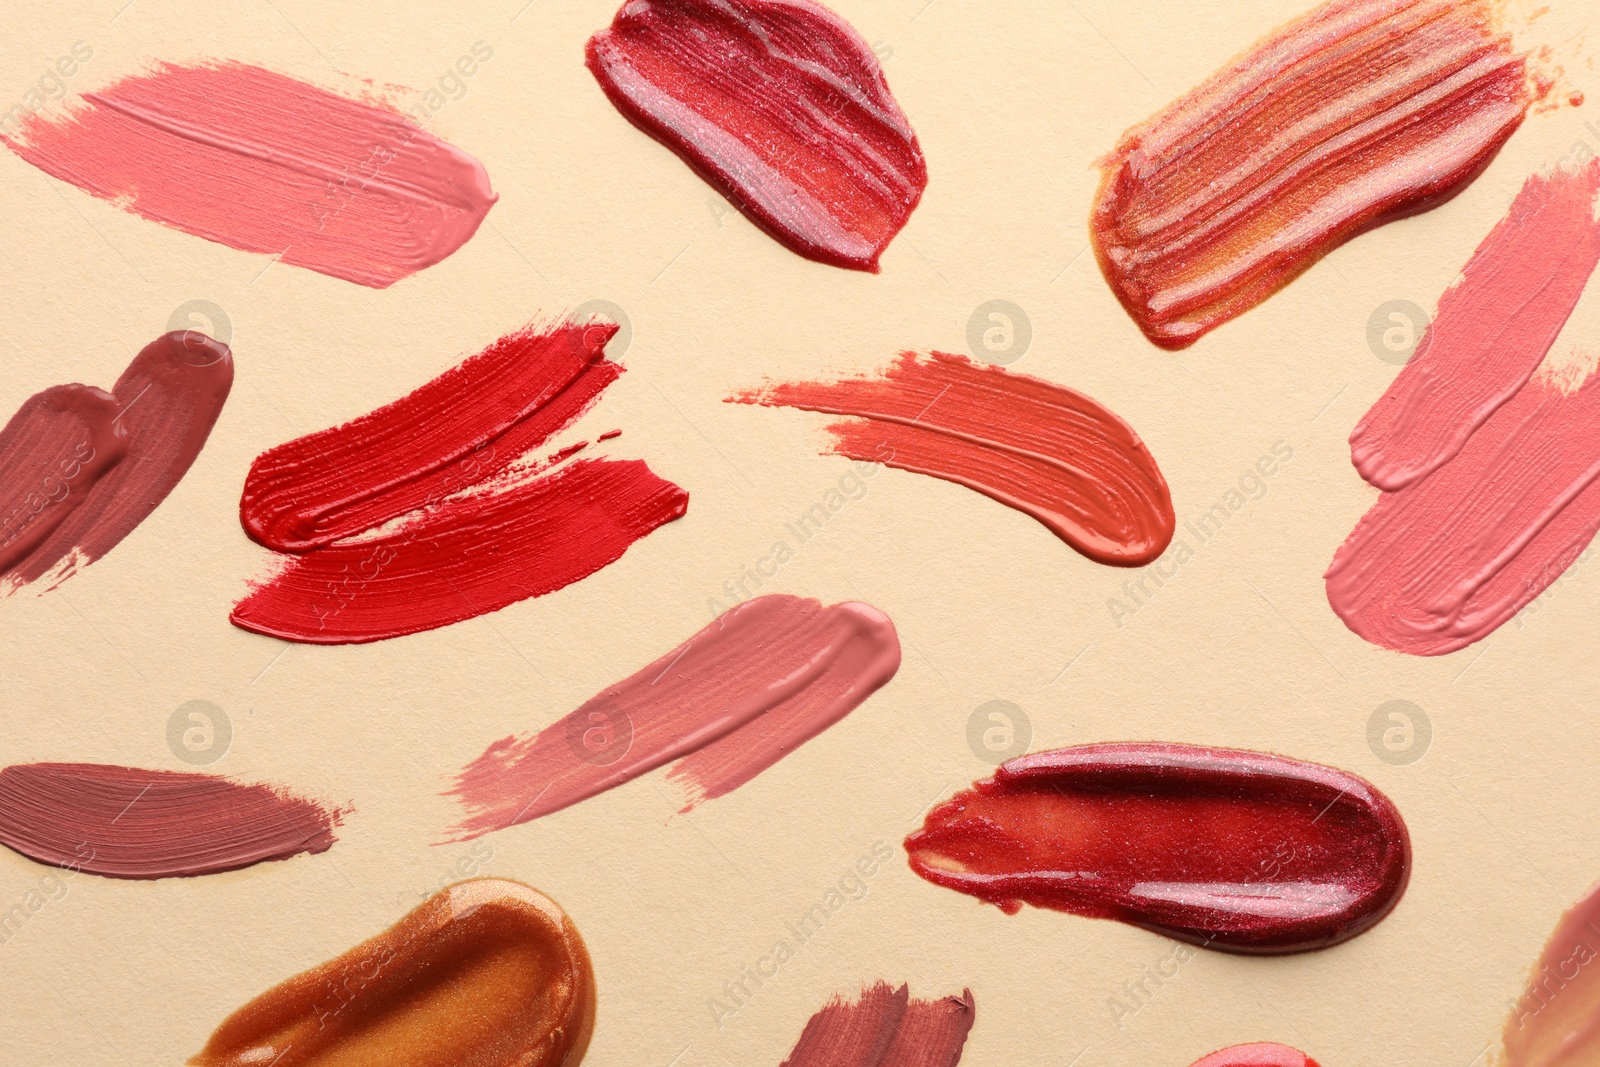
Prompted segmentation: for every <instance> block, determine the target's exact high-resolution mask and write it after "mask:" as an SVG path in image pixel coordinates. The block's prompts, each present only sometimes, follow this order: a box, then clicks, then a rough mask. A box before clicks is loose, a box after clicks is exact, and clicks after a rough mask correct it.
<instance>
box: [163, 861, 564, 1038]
mask: <svg viewBox="0 0 1600 1067" xmlns="http://www.w3.org/2000/svg"><path fill="white" fill-rule="evenodd" d="M594 1017H595V984H594V967H593V965H592V964H591V963H590V961H589V952H588V949H587V947H586V946H585V945H584V943H583V938H582V937H581V936H579V934H578V928H577V927H576V926H574V925H573V922H572V920H571V919H570V918H568V917H567V915H566V913H565V912H563V911H562V910H561V908H560V906H559V905H557V904H556V902H555V901H553V900H551V899H550V898H549V897H547V896H545V895H544V894H543V893H541V892H539V891H538V890H536V889H531V888H529V887H528V886H525V885H522V884H521V883H519V882H511V881H506V880H504V879H500V878H479V879H474V880H472V881H468V882H457V883H456V884H455V885H452V886H449V887H448V888H446V889H444V890H443V891H442V892H439V893H436V894H434V895H433V896H432V897H429V898H428V900H427V901H425V902H424V903H423V904H422V906H421V907H419V908H417V909H416V910H415V911H413V912H411V913H410V914H409V915H407V916H406V917H405V918H403V919H401V920H400V921H399V922H397V923H395V924H394V925H393V926H391V927H390V928H389V929H387V930H385V931H383V933H381V934H379V935H377V936H376V937H373V938H371V939H369V940H367V941H363V942H362V943H361V944H359V945H357V946H356V947H354V948H352V949H350V950H349V951H347V952H345V953H343V954H342V955H340V956H337V957H335V958H334V959H331V960H329V961H327V962H326V963H323V964H320V965H318V966H316V967H313V968H311V969H310V970H308V971H303V972H301V973H300V974H297V975H295V976H294V977H292V978H289V979H287V980H285V981H283V982H281V983H279V984H278V985H276V986H273V987H272V988H271V989H269V990H267V991H266V992H264V993H262V994H261V995H260V996H258V997H256V998H255V999H254V1000H252V1001H250V1002H249V1003H248V1004H246V1005H244V1006H243V1007H241V1008H239V1009H238V1010H237V1011H235V1012H234V1013H233V1014H232V1015H229V1016H228V1017H227V1018H226V1019H224V1020H223V1021H222V1024H221V1025H220V1026H218V1027H217V1029H216V1031H215V1032H214V1033H213V1034H212V1035H211V1038H210V1040H208V1041H207V1042H206V1045H205V1048H203V1049H201V1050H200V1052H199V1053H197V1054H196V1055H195V1056H193V1057H191V1058H190V1060H189V1063H190V1064H191V1065H193V1067H262V1065H264V1064H270V1065H272V1067H330V1065H333V1064H348V1065H355V1064H367V1065H373V1067H376V1065H378V1064H383V1065H386V1067H387V1065H393V1067H402V1065H403V1067H577V1064H578V1063H579V1061H581V1060H582V1059H583V1054H584V1052H585V1050H587V1048H588V1046H589V1038H590V1035H591V1034H592V1033H593V1031H594Z"/></svg>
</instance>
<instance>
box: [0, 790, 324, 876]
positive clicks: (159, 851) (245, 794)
mask: <svg viewBox="0 0 1600 1067" xmlns="http://www.w3.org/2000/svg"><path fill="white" fill-rule="evenodd" d="M348 811H349V809H348V808H344V809H328V808H324V807H322V806H320V805H318V804H316V803H314V802H312V801H310V800H306V799H303V798H301V797H297V796H294V795H293V794H290V793H288V792H285V791H283V790H280V789H276V788H274V787H272V786H266V785H241V784H239V783H237V782H232V781H229V780H228V779H226V778H219V777H217V776H215V775H210V774H195V773H178V772H173V771H151V770H140V769H138V768H134V767H116V766H111V765H108V764H101V763H26V764H18V765H15V766H11V767H6V768H4V769H3V770H0V844H3V845H5V846H6V847H7V848H10V849H12V850H14V851H16V852H20V853H21V854H22V855H24V856H27V857H28V858H29V859H32V860H37V861H38V862H40V863H48V864H51V865H52V866H56V867H65V868H68V869H70V870H78V871H88V872H89V873H90V874H100V875H105V876H107V877H110V878H137V879H147V878H171V877H178V876H190V875H199V874H214V873H216V872H218V871H231V870H237V869H238V868H240V867H249V866H251V865H253V864H257V863H262V862H264V861H267V860H282V859H288V858H289V857H290V856H296V855H299V854H300V853H302V852H304V853H311V854H314V853H318V852H326V851H327V850H328V849H329V848H330V847H332V845H333V841H334V837H333V829H334V827H335V826H337V825H339V822H340V821H341V819H342V818H343V817H344V815H345V814H347V813H348Z"/></svg>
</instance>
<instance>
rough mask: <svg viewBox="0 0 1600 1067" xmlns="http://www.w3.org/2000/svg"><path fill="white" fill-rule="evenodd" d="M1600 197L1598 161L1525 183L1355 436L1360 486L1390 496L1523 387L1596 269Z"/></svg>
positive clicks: (1457, 446) (1453, 450)
mask: <svg viewBox="0 0 1600 1067" xmlns="http://www.w3.org/2000/svg"><path fill="white" fill-rule="evenodd" d="M1597 193H1600V160H1593V161H1591V162H1590V163H1589V164H1588V165H1587V166H1584V167H1582V168H1579V169H1577V170H1574V171H1561V170H1557V171H1554V172H1552V173H1550V174H1548V175H1536V176H1534V177H1532V178H1530V179H1528V183H1527V185H1526V186H1524V187H1523V190H1522V192H1521V194H1520V195H1518V197H1517V198H1516V201H1515V202H1514V203H1513V204H1512V205H1511V212H1510V214H1509V215H1507V217H1506V218H1505V220H1504V221H1502V222H1501V223H1500V224H1499V225H1498V226H1496V227H1495V229H1494V231H1493V232H1492V233H1490V235H1489V236H1488V237H1487V238H1486V239H1485V240H1484V242H1483V244H1482V245H1480V246H1479V247H1478V250H1477V252H1476V253H1474V254H1473V257H1472V259H1471V260H1470V261H1469V262H1468V263H1467V266H1466V269H1465V270H1464V271H1463V273H1462V277H1461V280H1460V281H1458V282H1457V283H1456V284H1454V285H1452V286H1451V287H1450V289H1449V290H1448V291H1446V293H1445V294H1444V297H1443V298H1442V299H1441V300H1440V302H1439V310H1438V312H1437V314H1436V315H1435V317H1434V321H1433V323H1432V325H1431V326H1430V327H1429V329H1428V331H1427V332H1426V333H1425V334H1424V335H1423V337H1422V340H1421V341H1420V342H1419V343H1418V345H1417V348H1416V353H1415V355H1413V356H1412V357H1411V359H1410V361H1409V362H1407V363H1406V365H1405V367H1404V368H1403V369H1402V370H1401V371H1400V374H1399V376H1398V377H1396V378H1395V380H1394V383H1393V384H1392V385H1390V387H1389V389H1388V391H1387V392H1385V393H1384V395H1383V397H1382V399H1380V400H1379V401H1378V402H1377V403H1376V404H1374V405H1373V407H1372V410H1371V411H1369V412H1367V414H1366V417H1365V418H1363V419H1362V420H1361V422H1360V423H1358V424H1357V425H1356V428H1355V431H1354V432H1353V433H1352V434H1351V435H1350V454H1351V456H1352V457H1353V458H1354V460H1355V465H1356V470H1357V471H1359V472H1360V474H1361V476H1362V477H1363V478H1365V479H1366V480H1367V481H1369V482H1371V483H1372V484H1373V485H1375V486H1377V487H1378V488H1380V489H1388V490H1394V489H1402V488H1404V487H1406V486H1408V485H1410V484H1412V483H1413V482H1415V481H1417V480H1418V479H1419V478H1423V477H1426V476H1427V475H1428V474H1430V473H1432V472H1433V471H1435V470H1437V469H1438V468H1439V467H1441V466H1443V465H1444V464H1445V463H1447V462H1449V461H1450V460H1451V459H1452V458H1453V457H1455V456H1456V454H1457V453H1459V452H1460V451H1461V449H1462V447H1463V446H1464V445H1465V444H1466V442H1467V439H1468V438H1470V437H1471V436H1472V434H1473V433H1474V432H1475V431H1476V430H1477V429H1478V427H1480V426H1482V425H1483V424H1484V422H1485V421H1487V420H1488V418H1489V417H1490V416H1491V415H1492V414H1494V412H1495V410H1496V409H1497V408H1499V407H1500V405H1502V404H1504V403H1505V402H1506V401H1507V400H1510V399H1511V397H1512V396H1514V395H1515V394H1516V393H1517V391H1518V390H1520V389H1521V388H1522V387H1523V386H1524V385H1526V384H1527V382H1528V379H1529V378H1530V377H1531V376H1532V375H1533V372H1534V370H1535V369H1536V368H1537V367H1538V366H1539V363H1540V362H1541V361H1542V360H1543V359H1544V357H1545V355H1546V354H1547V353H1548V352H1549V351H1550V349H1551V346H1553V345H1554V344H1555V341H1556V338H1557V336H1558V335H1559V334H1560V333H1561V329H1562V327H1563V326H1565V325H1566V323H1567V319H1568V318H1569V317H1570V316H1571V314H1572V311H1573V308H1575V307H1576V306H1577V303H1578V298H1579V297H1580V296H1581V295H1582V294H1583V290H1584V287H1585V285H1586V284H1587V283H1588V281H1589V278H1590V276H1591V275H1592V274H1593V273H1594V270H1595V266H1596V265H1597V264H1600V221H1597V220H1596V217H1595V211H1596V203H1595V200H1596V194H1597Z"/></svg>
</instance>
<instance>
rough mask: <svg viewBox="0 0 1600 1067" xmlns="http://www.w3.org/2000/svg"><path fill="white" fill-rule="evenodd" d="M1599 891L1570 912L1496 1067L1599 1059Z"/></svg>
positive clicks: (1508, 1026)
mask: <svg viewBox="0 0 1600 1067" xmlns="http://www.w3.org/2000/svg"><path fill="white" fill-rule="evenodd" d="M1597 961H1600V886H1594V887H1592V888H1591V889H1590V890H1589V892H1588V893H1587V894H1586V895H1585V896H1584V898H1583V899H1582V900H1580V901H1578V902H1577V903H1576V904H1574V905H1573V906H1572V907H1571V908H1569V909H1568V910H1567V912H1566V914H1564V915H1563V916H1561V921H1560V922H1558V923H1557V924H1556V928H1555V929H1554V930H1552V931H1551V932H1550V938H1549V940H1548V941H1546V942H1545V946H1544V951H1543V952H1542V953H1540V955H1539V960H1538V962H1537V963H1535V964H1534V965H1533V972H1532V974H1531V975H1530V976H1529V980H1528V988H1527V990H1526V991H1525V992H1524V993H1523V994H1522V996H1521V997H1520V998H1519V999H1518V1000H1517V1002H1516V1005H1515V1006H1514V1007H1513V1008H1512V1011H1511V1015H1510V1017H1509V1018H1507V1019H1506V1022H1505V1027H1504V1029H1503V1030H1502V1031H1501V1042H1502V1049H1503V1051H1502V1055H1501V1056H1500V1059H1499V1065H1500V1067H1583V1065H1585V1064H1591V1063H1594V1062H1595V1061H1596V1059H1597V1058H1600V966H1597V965H1596V964H1597Z"/></svg>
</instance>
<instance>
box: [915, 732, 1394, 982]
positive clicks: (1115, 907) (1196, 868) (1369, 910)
mask: <svg viewBox="0 0 1600 1067" xmlns="http://www.w3.org/2000/svg"><path fill="white" fill-rule="evenodd" d="M905 847H906V854H907V856H908V857H909V859H910V862H911V869H912V870H914V871H916V872H917V873H918V874H919V875H921V876H922V877H923V878H926V879H927V880H928V881H930V882H933V883H934V884H936V885H942V886H945V887H947V888H950V889H955V890H958V891H959V892H962V893H968V894H970V895H972V896H975V897H978V898H979V899H980V900H984V901H987V902H989V903H991V904H995V905H998V906H999V907H1000V908H1001V909H1002V910H1004V911H1006V912H1008V913H1014V912H1016V911H1018V910H1020V909H1021V907H1022V905H1023V904H1032V905H1035V906H1036V907H1042V908H1051V909H1054V910H1057V911H1068V912H1073V913H1075V914H1078V915H1086V916H1090V917H1092V918H1102V919H1116V920H1119V921H1121V922H1125V923H1130V924H1132V925H1134V926H1140V927H1143V928H1145V929H1147V930H1153V931H1155V932H1156V933H1160V934H1164V935H1166V936H1168V937H1173V938H1176V939H1178V940H1180V941H1187V942H1191V943H1193V944H1197V945H1201V946H1203V947H1206V948H1215V949H1220V950H1222V951H1225V952H1236V953H1246V954H1255V955H1268V954H1281V953H1288V952H1304V951H1307V950H1309V949H1318V948H1326V947H1327V946H1329V945H1335V944H1338V943H1339V942H1341V941H1346V940H1348V939H1350V938H1352V937H1355V936H1356V935H1357V934H1360V933H1362V932H1364V931H1366V930H1367V929H1369V928H1370V927H1372V926H1373V925H1374V924H1375V923H1377V922H1378V921H1379V920H1380V919H1382V918H1383V917H1384V916H1385V915H1387V914H1388V913H1389V911H1390V910H1391V909H1392V908H1393V907H1394V906H1395V904H1396V903H1398V902H1399V900H1400V897H1401V895H1402V894H1403V893H1404V892H1405V888H1406V882H1407V880H1408V879H1409V877H1410V873H1411V841H1410V838H1409V836H1408V835H1407V833H1406V828H1405V823H1404V822H1403V821H1402V820H1401V818H1400V813H1399V812H1398V811H1397V810H1396V809H1395V807H1394V805H1393V804H1392V803H1391V802H1390V801H1389V799H1388V798H1387V797H1385V796H1384V795H1383V794H1382V793H1380V792H1378V790H1377V789H1375V788H1374V787H1373V786H1372V785H1371V784H1369V783H1367V782H1365V781H1363V780H1362V779H1360V778H1357V777H1355V776H1354V775H1352V774H1347V773H1345V772H1344V771H1339V770H1334V769H1333V768H1330V767H1323V766H1319V765H1317V764H1314V763H1302V762H1300V761H1299V760H1293V759H1288V758H1286V757H1283V756H1274V755H1268V754H1265V753H1258V752H1243V751H1237V750H1233V749H1217V748H1197V747H1193V746H1189V745H1174V744H1155V743H1147V744H1106V745H1086V746H1083V747H1080V748H1065V749H1059V750H1056V751H1053V752H1038V753H1034V754H1031V755H1027V756H1022V757H1019V758H1017V759H1014V760H1011V761H1010V762H1008V763H1006V764H1004V765H1003V766H1001V767H1000V769H999V770H998V771H996V772H995V775H994V777H993V778H989V779H985V780H984V781H981V782H978V783H977V784H976V785H975V786H974V787H973V788H972V789H970V790H968V791H966V792H963V793H959V794H957V795H956V796H955V797H953V798H952V799H950V800H949V801H946V802H945V803H944V804H941V805H940V806H939V807H937V808H935V809H934V810H933V811H932V812H930V813H929V814H928V817H927V820H926V821H925V823H924V824H923V827H922V829H921V830H918V831H917V832H916V833H914V834H912V835H911V836H910V837H908V838H906V843H905Z"/></svg>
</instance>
